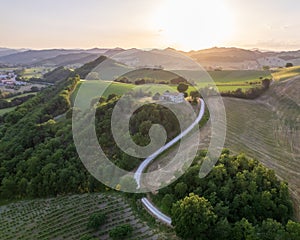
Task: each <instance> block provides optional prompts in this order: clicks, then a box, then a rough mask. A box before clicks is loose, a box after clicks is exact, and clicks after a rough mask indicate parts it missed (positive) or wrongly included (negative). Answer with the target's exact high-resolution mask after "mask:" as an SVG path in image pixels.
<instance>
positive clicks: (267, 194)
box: [153, 150, 300, 239]
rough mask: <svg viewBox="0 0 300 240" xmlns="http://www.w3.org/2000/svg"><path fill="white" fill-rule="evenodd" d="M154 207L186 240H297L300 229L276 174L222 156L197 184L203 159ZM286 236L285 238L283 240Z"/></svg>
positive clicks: (239, 158) (255, 164) (254, 163)
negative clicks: (161, 211) (164, 215)
mask: <svg viewBox="0 0 300 240" xmlns="http://www.w3.org/2000/svg"><path fill="white" fill-rule="evenodd" d="M203 156H204V153H200V154H199V156H198V157H197V160H196V163H195V164H193V166H192V167H191V168H190V169H189V170H188V171H187V172H186V173H185V174H184V175H183V176H182V177H181V178H180V179H178V180H177V181H176V182H174V183H173V184H172V185H170V186H168V187H166V188H164V189H161V190H160V191H159V193H158V195H156V196H153V199H154V201H155V202H156V203H157V204H158V205H160V206H161V209H162V210H163V211H164V212H166V213H168V214H170V215H171V216H172V223H173V225H174V226H175V230H176V232H177V233H178V235H179V236H181V237H183V238H185V239H187V238H191V239H299V236H300V235H297V233H299V231H300V224H299V223H295V222H292V221H291V220H290V219H291V217H292V215H293V209H292V203H291V200H290V197H289V193H288V187H287V185H286V184H285V183H283V182H280V181H279V180H278V179H277V177H276V176H275V173H274V171H272V170H268V169H266V168H265V167H264V166H262V165H261V164H260V163H259V162H258V161H257V160H254V159H248V158H246V157H245V155H244V154H240V155H237V156H230V154H229V151H228V150H224V151H223V154H222V156H221V157H220V159H219V161H218V163H217V165H216V166H215V167H214V168H213V169H212V171H211V172H210V173H209V175H208V176H207V177H205V178H199V169H200V164H201V163H202V161H207V159H204V157H203ZM283 236H286V237H283ZM295 236H298V238H297V237H295Z"/></svg>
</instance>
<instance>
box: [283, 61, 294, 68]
mask: <svg viewBox="0 0 300 240" xmlns="http://www.w3.org/2000/svg"><path fill="white" fill-rule="evenodd" d="M293 66H294V64H293V63H290V62H288V63H286V64H285V67H286V68H289V67H293Z"/></svg>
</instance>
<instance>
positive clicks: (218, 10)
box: [153, 0, 234, 50]
mask: <svg viewBox="0 0 300 240" xmlns="http://www.w3.org/2000/svg"><path fill="white" fill-rule="evenodd" d="M188 3H189V4H187V2H185V1H178V2H177V1H171V0H168V1H166V2H165V3H164V4H163V5H162V6H161V7H160V8H159V9H158V11H157V12H156V14H155V15H154V19H153V22H154V24H153V25H154V27H155V28H156V29H158V31H159V32H160V35H161V37H162V38H163V41H166V42H167V44H169V45H170V46H172V47H179V48H181V49H185V50H190V49H199V48H206V47H211V46H215V45H218V44H220V43H222V42H225V41H226V40H227V39H228V38H229V37H230V36H231V35H232V34H233V32H234V19H233V15H232V12H231V11H230V9H229V8H228V6H226V5H225V4H224V2H222V1H217V0H212V1H205V2H203V1H196V0H195V1H188Z"/></svg>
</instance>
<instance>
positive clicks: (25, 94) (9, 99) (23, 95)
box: [5, 92, 37, 102]
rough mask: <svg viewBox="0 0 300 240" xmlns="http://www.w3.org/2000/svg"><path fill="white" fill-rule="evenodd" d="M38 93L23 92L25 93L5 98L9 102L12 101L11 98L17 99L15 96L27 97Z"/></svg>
mask: <svg viewBox="0 0 300 240" xmlns="http://www.w3.org/2000/svg"><path fill="white" fill-rule="evenodd" d="M36 94H37V93H36V92H30V93H23V94H20V95H17V96H13V97H10V98H6V99H5V100H6V101H8V102H11V100H13V99H15V98H19V97H25V96H28V95H36Z"/></svg>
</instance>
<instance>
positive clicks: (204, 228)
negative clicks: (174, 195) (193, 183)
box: [171, 193, 217, 239]
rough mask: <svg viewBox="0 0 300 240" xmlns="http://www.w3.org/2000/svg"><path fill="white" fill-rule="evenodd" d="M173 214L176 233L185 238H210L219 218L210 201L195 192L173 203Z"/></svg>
mask: <svg viewBox="0 0 300 240" xmlns="http://www.w3.org/2000/svg"><path fill="white" fill-rule="evenodd" d="M171 216H172V225H174V227H175V231H176V233H177V234H178V236H180V237H182V238H185V239H186V238H191V239H209V236H210V233H211V232H212V230H213V226H214V225H215V222H216V219H217V216H216V215H215V213H214V212H213V207H212V206H211V204H210V202H209V201H208V200H207V199H205V198H204V197H199V196H198V195H195V194H193V193H190V194H189V196H188V197H185V198H184V199H182V200H180V201H178V202H176V203H175V204H174V205H173V208H172V215H171Z"/></svg>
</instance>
